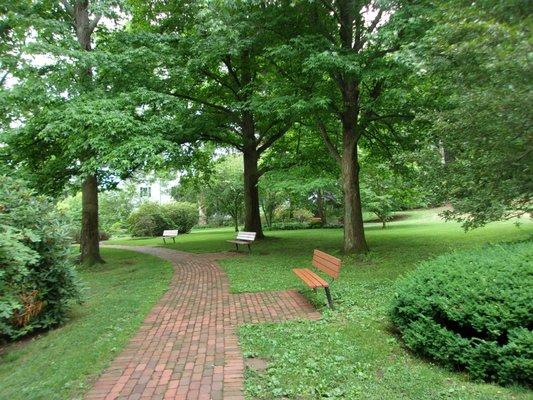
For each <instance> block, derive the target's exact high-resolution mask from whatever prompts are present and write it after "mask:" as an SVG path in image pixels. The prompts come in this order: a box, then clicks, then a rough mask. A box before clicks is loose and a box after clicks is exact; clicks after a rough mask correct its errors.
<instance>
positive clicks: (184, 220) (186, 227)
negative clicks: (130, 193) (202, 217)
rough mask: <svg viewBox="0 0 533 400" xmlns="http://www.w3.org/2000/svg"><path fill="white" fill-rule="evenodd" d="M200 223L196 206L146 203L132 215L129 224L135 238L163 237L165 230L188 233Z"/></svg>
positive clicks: (178, 203) (190, 204)
mask: <svg viewBox="0 0 533 400" xmlns="http://www.w3.org/2000/svg"><path fill="white" fill-rule="evenodd" d="M197 222H198V209H197V207H196V205H195V204H192V203H184V202H174V203H170V204H162V205H161V204H157V203H144V204H142V205H141V206H140V207H139V208H138V209H137V210H136V211H134V212H133V213H131V215H130V216H129V218H128V221H127V224H128V229H129V232H130V233H131V234H132V235H133V236H161V235H162V234H163V231H164V230H165V229H178V230H179V233H188V232H190V231H191V229H192V227H193V226H194V225H195V224H196V223H197Z"/></svg>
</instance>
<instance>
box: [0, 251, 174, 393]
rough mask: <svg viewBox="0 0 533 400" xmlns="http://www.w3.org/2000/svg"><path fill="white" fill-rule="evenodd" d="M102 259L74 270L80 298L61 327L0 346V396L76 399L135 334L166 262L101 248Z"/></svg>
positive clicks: (165, 277) (161, 288) (166, 276)
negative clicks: (81, 287) (82, 297)
mask: <svg viewBox="0 0 533 400" xmlns="http://www.w3.org/2000/svg"><path fill="white" fill-rule="evenodd" d="M102 254H103V256H104V258H105V260H106V261H107V262H106V264H104V265H100V266H97V267H94V268H91V269H89V268H87V269H85V270H82V271H81V272H80V277H81V279H82V280H83V282H84V283H85V286H86V290H85V297H86V302H85V303H84V304H83V305H76V306H75V307H74V309H73V310H72V315H71V318H70V320H69V321H68V322H67V323H66V324H65V325H63V326H61V327H59V328H57V329H54V330H52V331H50V332H48V333H46V334H42V335H39V336H36V337H34V338H32V339H28V340H26V341H22V342H21V343H16V344H12V345H10V346H7V347H5V348H3V349H1V351H0V399H6V400H8V399H9V400H18V399H20V400H29V399H31V400H38V399H43V400H51V399H58V400H59V399H61V400H63V399H79V398H81V397H82V395H83V393H84V392H85V391H86V390H88V389H89V388H90V386H91V384H92V382H93V381H94V379H95V378H96V377H97V376H98V374H99V373H100V372H101V371H102V370H103V369H104V368H105V367H106V366H107V365H108V364H109V362H110V361H111V360H112V359H113V358H114V357H115V356H116V355H117V353H118V352H119V351H120V350H121V349H122V348H123V347H124V346H125V345H126V343H127V341H128V340H129V339H130V338H131V337H132V336H133V335H134V334H135V332H136V331H137V329H138V328H139V326H140V324H141V322H142V321H143V319H144V317H145V316H146V314H147V313H148V311H149V310H150V309H151V308H152V306H153V305H154V304H155V302H156V301H157V300H158V299H159V298H160V297H161V296H162V294H163V293H164V292H165V291H166V289H167V288H168V283H169V281H170V277H171V275H172V266H171V264H170V263H168V262H165V261H163V260H161V259H159V258H156V257H153V256H150V255H144V254H139V253H135V252H131V251H125V250H116V249H103V250H102Z"/></svg>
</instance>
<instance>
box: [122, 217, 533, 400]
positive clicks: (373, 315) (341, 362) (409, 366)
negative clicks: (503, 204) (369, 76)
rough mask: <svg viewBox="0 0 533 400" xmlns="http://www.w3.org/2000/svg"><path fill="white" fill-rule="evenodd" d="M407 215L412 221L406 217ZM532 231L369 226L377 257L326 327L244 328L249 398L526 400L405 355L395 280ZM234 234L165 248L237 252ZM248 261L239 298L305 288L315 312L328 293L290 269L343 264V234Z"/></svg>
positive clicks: (348, 284)
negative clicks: (318, 252) (324, 255)
mask: <svg viewBox="0 0 533 400" xmlns="http://www.w3.org/2000/svg"><path fill="white" fill-rule="evenodd" d="M404 214H405V213H404ZM532 234H533V224H531V223H528V222H524V223H523V224H522V225H521V226H519V227H516V226H515V225H514V224H513V223H512V222H506V223H497V224H490V225H488V226H487V227H485V228H482V229H478V230H474V231H471V232H468V233H465V232H464V231H463V230H462V229H461V227H460V226H459V225H458V224H455V223H444V222H442V221H441V220H440V219H439V218H438V216H437V212H435V211H431V210H420V211H413V212H408V213H407V218H404V219H401V220H399V221H397V222H393V223H391V224H390V227H389V228H387V229H381V227H380V226H379V224H368V227H367V239H368V242H369V245H370V246H371V248H372V252H371V253H370V254H369V255H368V256H366V257H363V258H357V257H344V258H343V263H344V267H343V271H342V273H341V277H340V279H339V280H338V281H337V282H335V283H334V284H333V287H332V292H333V296H334V299H335V302H336V305H337V309H336V310H335V311H334V312H330V311H328V310H324V317H323V319H322V320H321V321H318V322H316V321H313V322H288V323H284V324H258V325H246V326H243V327H242V328H241V329H240V332H239V337H240V342H241V345H242V347H243V350H244V352H245V355H246V356H247V357H250V358H253V357H257V358H261V359H264V360H266V361H267V363H268V367H267V369H266V370H265V371H256V370H254V369H253V368H250V369H247V371H246V391H247V396H248V398H250V399H252V398H254V399H275V398H280V399H282V398H290V399H318V398H339V399H340V398H344V399H357V398H360V399H384V398H385V399H429V398H431V399H500V398H502V399H526V398H527V399H529V398H532V396H531V392H528V390H527V389H524V388H520V387H511V388H504V387H500V386H496V385H490V384H482V383H477V382H473V381H471V380H469V377H468V376H467V375H466V374H461V373H457V372H453V371H448V370H446V369H444V368H442V367H439V366H437V365H434V364H432V363H430V362H428V361H427V360H421V359H419V358H417V357H415V356H413V355H411V354H410V353H409V352H407V351H406V350H405V348H404V347H403V346H402V344H401V341H400V340H399V339H398V338H397V336H396V334H395V332H394V331H393V329H392V326H391V325H390V322H389V319H388V317H387V315H388V312H389V308H390V303H391V300H392V298H393V296H394V282H395V280H396V279H397V278H398V277H399V276H401V275H402V274H404V273H405V272H407V271H410V270H412V269H413V268H414V267H415V265H416V264H417V263H418V262H419V261H421V260H425V259H428V258H431V257H434V256H437V255H439V254H443V253H446V252H450V251H454V250H457V249H466V248H471V247H475V246H479V245H482V244H484V243H488V242H502V241H514V240H523V239H525V238H528V237H531V236H532ZM233 235H234V233H233V232H231V230H230V229H218V230H202V231H198V232H194V233H192V234H190V235H183V236H180V237H179V238H178V240H177V243H176V244H169V245H167V246H168V247H171V248H176V249H179V250H183V251H192V252H211V251H224V250H229V249H231V246H230V245H229V244H228V243H225V241H224V240H225V239H228V238H231V237H232V236H233ZM268 236H269V237H268V238H267V239H266V240H264V241H261V242H258V243H256V244H255V245H254V246H253V251H252V254H251V255H249V256H246V257H244V258H243V257H238V258H231V259H225V260H222V261H221V264H222V266H223V268H224V269H225V271H226V272H227V274H228V276H229V279H230V284H231V289H232V291H233V292H247V291H264V290H281V289H288V288H299V289H302V290H303V291H304V293H305V294H306V296H308V297H309V298H310V299H311V300H312V301H314V302H315V303H316V304H317V306H318V307H322V306H323V305H324V304H325V299H324V296H323V294H322V293H320V292H319V293H318V295H316V296H315V295H314V294H313V292H311V291H307V290H304V289H303V286H302V284H300V282H299V280H298V279H297V278H296V277H295V276H294V274H293V273H292V271H291V269H292V268H293V267H295V266H309V265H310V260H311V254H312V250H313V249H314V248H320V249H322V250H325V251H327V252H329V253H331V254H336V255H340V246H341V243H342V231H341V230H336V229H327V230H316V229H314V230H300V231H277V232H268ZM121 242H122V243H126V244H155V245H163V244H162V243H161V240H160V239H157V238H156V239H154V238H151V239H138V240H132V241H128V240H123V241H121Z"/></svg>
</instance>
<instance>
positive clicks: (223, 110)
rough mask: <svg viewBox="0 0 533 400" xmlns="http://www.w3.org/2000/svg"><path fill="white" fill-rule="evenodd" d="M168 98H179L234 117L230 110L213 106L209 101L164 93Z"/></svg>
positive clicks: (179, 94)
mask: <svg viewBox="0 0 533 400" xmlns="http://www.w3.org/2000/svg"><path fill="white" fill-rule="evenodd" d="M165 94H167V95H169V96H173V97H177V98H180V99H185V100H190V101H193V102H195V103H199V104H202V105H204V106H206V107H210V108H213V109H215V110H217V111H221V112H223V113H225V114H228V115H231V116H232V117H234V113H233V111H232V110H230V109H229V108H226V107H224V106H220V105H218V104H214V103H211V102H209V101H206V100H202V99H198V98H196V97H193V96H188V95H186V94H182V93H168V92H167V93H165Z"/></svg>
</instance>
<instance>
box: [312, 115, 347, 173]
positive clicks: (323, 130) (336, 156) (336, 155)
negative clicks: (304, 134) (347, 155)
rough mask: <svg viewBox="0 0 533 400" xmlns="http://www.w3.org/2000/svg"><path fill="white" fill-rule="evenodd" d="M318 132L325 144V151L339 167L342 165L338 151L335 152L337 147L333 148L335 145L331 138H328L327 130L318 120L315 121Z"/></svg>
mask: <svg viewBox="0 0 533 400" xmlns="http://www.w3.org/2000/svg"><path fill="white" fill-rule="evenodd" d="M317 126H318V130H319V132H320V135H321V136H322V139H324V143H325V144H326V147H327V149H328V150H329V152H330V153H331V155H332V156H333V158H334V159H335V161H337V163H338V164H339V165H341V164H342V158H341V155H340V153H339V150H337V147H335V144H334V143H333V142H332V141H331V138H330V137H329V134H328V130H327V128H326V125H324V123H323V122H322V121H320V120H318V121H317Z"/></svg>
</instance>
